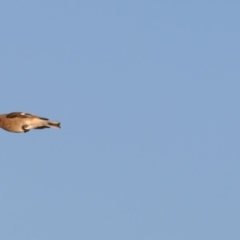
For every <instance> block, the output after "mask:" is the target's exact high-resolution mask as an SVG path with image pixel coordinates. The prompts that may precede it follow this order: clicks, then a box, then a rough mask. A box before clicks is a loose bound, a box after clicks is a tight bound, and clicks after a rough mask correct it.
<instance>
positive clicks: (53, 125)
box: [47, 121, 61, 128]
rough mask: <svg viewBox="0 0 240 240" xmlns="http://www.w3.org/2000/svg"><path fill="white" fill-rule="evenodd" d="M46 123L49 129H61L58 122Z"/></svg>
mask: <svg viewBox="0 0 240 240" xmlns="http://www.w3.org/2000/svg"><path fill="white" fill-rule="evenodd" d="M47 123H48V126H49V127H52V128H61V126H60V124H61V123H60V122H53V121H48V122H47Z"/></svg>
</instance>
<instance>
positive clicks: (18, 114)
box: [6, 112, 48, 120]
mask: <svg viewBox="0 0 240 240" xmlns="http://www.w3.org/2000/svg"><path fill="white" fill-rule="evenodd" d="M6 117H7V118H16V117H18V118H33V117H36V118H40V119H42V120H48V119H47V118H43V117H39V116H37V115H33V114H30V113H24V112H12V113H9V114H7V115H6Z"/></svg>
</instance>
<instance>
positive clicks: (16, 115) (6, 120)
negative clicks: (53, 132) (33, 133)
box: [0, 112, 60, 133]
mask: <svg viewBox="0 0 240 240" xmlns="http://www.w3.org/2000/svg"><path fill="white" fill-rule="evenodd" d="M0 127H1V128H3V129H4V130H6V131H9V132H15V133H22V132H24V133H26V132H28V131H30V130H31V129H44V128H60V122H57V121H50V120H49V119H48V118H44V117H40V116H36V115H33V114H29V113H24V112H12V113H9V114H2V115H0Z"/></svg>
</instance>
